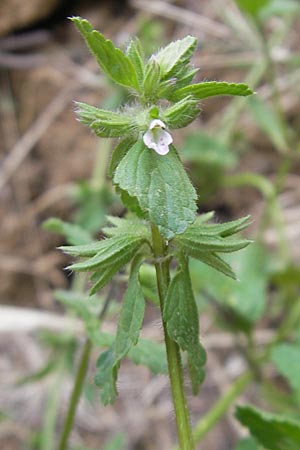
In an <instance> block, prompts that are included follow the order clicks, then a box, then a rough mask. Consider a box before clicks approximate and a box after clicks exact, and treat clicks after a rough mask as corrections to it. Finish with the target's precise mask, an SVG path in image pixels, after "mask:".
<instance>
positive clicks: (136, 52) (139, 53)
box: [126, 37, 144, 85]
mask: <svg viewBox="0 0 300 450" xmlns="http://www.w3.org/2000/svg"><path fill="white" fill-rule="evenodd" d="M126 54H127V56H128V58H129V59H130V61H131V62H132V64H133V65H134V68H135V71H136V74H137V77H138V81H139V84H140V85H142V82H143V79H144V52H143V48H142V45H141V43H140V41H139V39H138V38H137V37H136V38H134V39H132V40H131V41H130V42H129V45H128V48H127V51H126Z"/></svg>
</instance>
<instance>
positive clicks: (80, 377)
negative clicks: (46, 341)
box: [58, 339, 92, 450]
mask: <svg viewBox="0 0 300 450" xmlns="http://www.w3.org/2000/svg"><path fill="white" fill-rule="evenodd" d="M91 350H92V343H91V341H90V340H89V339H86V341H85V344H84V347H83V350H82V355H81V359H80V363H79V366H78V369H77V373H76V379H75V384H74V388H73V391H72V395H71V398H70V404H69V408H68V412H67V416H66V420H65V423H64V427H63V431H62V434H61V437H60V441H59V445H58V450H65V449H66V448H67V447H66V445H67V443H68V439H69V436H70V433H71V431H72V428H73V422H74V418H75V413H76V409H77V405H78V401H79V399H80V396H81V393H82V389H83V385H84V380H85V376H86V373H87V369H88V364H89V359H90V354H91Z"/></svg>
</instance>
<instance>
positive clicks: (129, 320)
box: [115, 258, 145, 361]
mask: <svg viewBox="0 0 300 450" xmlns="http://www.w3.org/2000/svg"><path fill="white" fill-rule="evenodd" d="M140 265H141V259H140V258H135V259H134V260H133V262H132V266H131V272H130V277H129V281H128V287H127V290H126V294H125V297H124V300H123V305H122V309H121V313H120V317H119V320H118V328H117V335H116V341H115V358H116V360H117V361H121V359H123V358H124V357H125V356H126V355H127V353H128V352H129V350H130V349H131V348H132V347H133V346H134V345H136V343H137V341H138V338H139V332H140V328H141V326H142V322H143V319H144V313H145V300H144V296H143V291H142V288H141V286H140V283H139V269H140Z"/></svg>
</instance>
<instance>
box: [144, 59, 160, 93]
mask: <svg viewBox="0 0 300 450" xmlns="http://www.w3.org/2000/svg"><path fill="white" fill-rule="evenodd" d="M159 86H160V65H159V64H158V62H157V61H156V59H155V58H150V60H149V61H148V63H147V65H146V67H145V77H144V82H143V95H144V97H145V98H147V99H152V98H153V99H155V96H156V94H157V90H158V88H159Z"/></svg>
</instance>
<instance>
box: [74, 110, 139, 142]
mask: <svg viewBox="0 0 300 450" xmlns="http://www.w3.org/2000/svg"><path fill="white" fill-rule="evenodd" d="M76 105H77V109H76V113H77V115H78V116H79V118H80V121H81V122H82V123H84V124H85V125H88V126H89V127H90V128H91V129H92V130H93V131H94V133H95V134H96V135H97V136H99V137H122V136H124V135H126V134H129V133H130V132H131V131H132V130H133V129H134V127H136V123H135V122H134V120H133V119H132V116H130V115H127V114H124V113H117V112H113V111H106V110H105V109H100V108H96V107H95V106H90V105H87V104H86V103H78V102H77V103H76Z"/></svg>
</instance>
